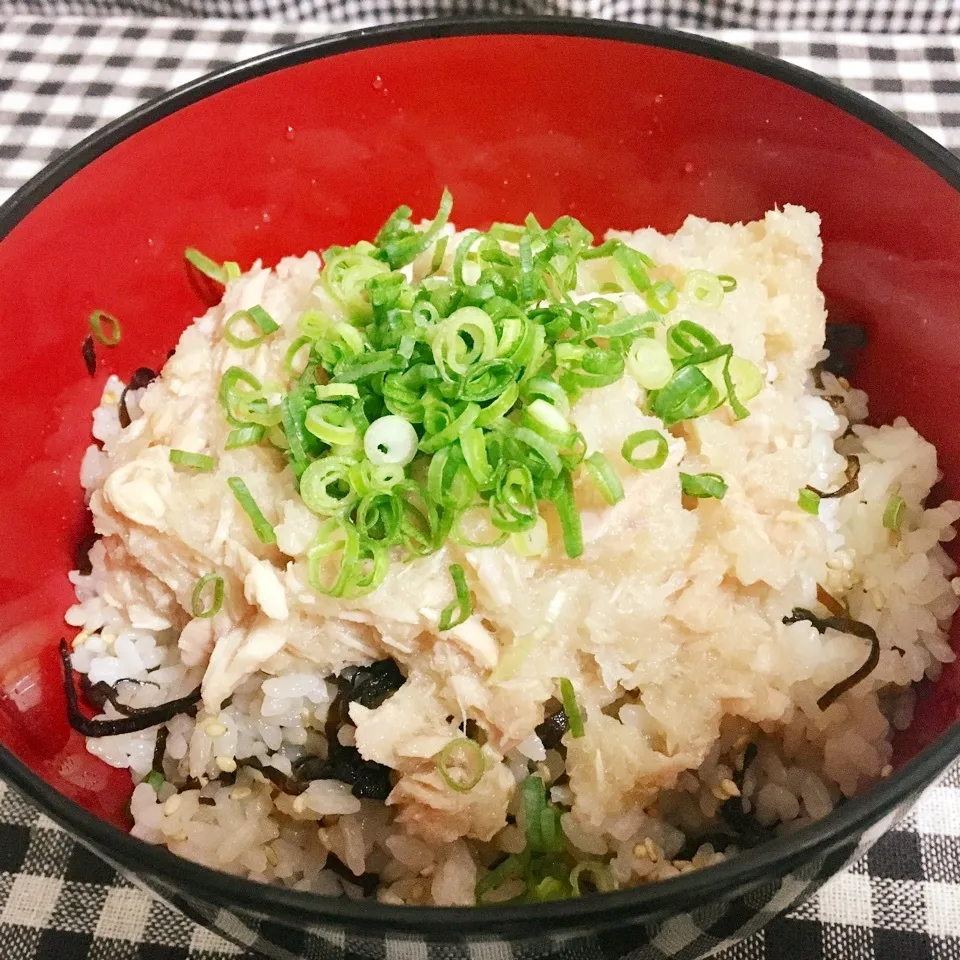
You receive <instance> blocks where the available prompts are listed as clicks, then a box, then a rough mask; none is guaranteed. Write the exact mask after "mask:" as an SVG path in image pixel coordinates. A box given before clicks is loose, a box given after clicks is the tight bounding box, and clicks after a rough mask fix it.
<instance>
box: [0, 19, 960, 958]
mask: <svg viewBox="0 0 960 960" xmlns="http://www.w3.org/2000/svg"><path fill="white" fill-rule="evenodd" d="M517 34H522V35H552V36H575V37H586V38H591V39H599V40H615V41H622V42H627V43H633V44H637V45H641V46H653V47H660V48H663V49H669V50H675V51H679V52H683V53H690V54H694V55H697V56H701V57H705V58H708V59H711V60H716V61H719V62H722V63H726V64H728V65H730V66H733V67H738V68H741V69H745V70H747V71H750V72H753V73H757V74H760V75H763V76H766V77H770V78H772V79H775V80H779V81H781V82H783V83H786V84H788V85H790V86H793V87H795V88H797V89H799V90H801V91H804V92H806V93H809V94H812V95H813V96H816V97H818V98H819V99H821V100H825V101H826V102H828V103H830V104H833V105H834V106H836V107H838V108H839V109H841V110H843V111H844V112H845V113H847V114H849V115H851V116H853V117H854V118H856V119H858V120H861V121H863V122H865V123H867V124H869V125H870V126H872V127H873V128H874V129H876V130H878V131H879V132H880V133H882V134H884V135H885V136H887V137H888V138H890V139H891V140H893V141H894V142H896V143H897V144H899V145H900V146H902V147H904V148H905V149H907V150H909V151H910V152H911V153H912V154H914V155H915V156H916V157H917V158H918V159H920V160H921V161H922V162H923V163H924V164H925V165H926V166H927V167H929V168H930V169H931V170H933V171H934V172H935V173H937V174H938V175H939V176H940V177H942V178H943V179H944V180H945V181H946V182H947V183H949V184H950V185H951V186H953V187H954V188H955V189H957V190H958V191H960V159H958V158H957V157H955V156H953V155H952V154H951V153H950V152H949V151H947V150H946V149H945V148H944V147H942V146H941V145H940V144H938V143H937V142H936V141H934V140H933V139H931V138H930V137H928V136H927V135H926V134H924V133H922V132H921V131H920V130H918V129H917V128H916V127H914V126H913V125H911V124H910V123H908V122H907V121H905V120H903V119H901V118H900V117H898V116H896V115H895V114H893V113H891V112H890V111H888V110H887V109H885V108H884V107H881V106H879V105H878V104H876V103H874V102H873V101H871V100H869V99H867V98H866V97H864V96H862V95H861V94H858V93H856V92H854V91H852V90H849V89H847V88H845V87H842V86H840V85H839V84H837V83H834V82H833V81H831V80H828V79H826V78H824V77H822V76H820V75H819V74H816V73H813V72H812V71H809V70H806V69H804V68H802V67H797V66H795V65H793V64H790V63H787V62H785V61H783V60H779V59H777V58H775V57H772V56H768V55H766V54H762V53H757V52H754V51H751V50H747V49H744V48H742V47H737V46H734V45H733V44H730V43H726V42H724V41H721V40H717V39H713V38H709V37H703V36H698V35H695V34H689V33H684V32H681V31H676V30H667V29H661V28H656V27H646V26H639V25H635V24H629V23H617V22H612V21H605V20H588V19H580V18H574V17H526V16H523V17H515V18H513V17H512V18H507V19H499V18H496V17H489V16H478V17H469V18H457V19H453V18H449V19H435V20H421V21H413V22H408V23H403V24H399V25H397V24H388V25H383V26H378V27H371V28H364V29H361V30H356V31H351V32H348V33H341V34H335V35H331V36H325V37H321V38H318V39H314V40H307V41H304V42H301V43H298V44H295V45H292V46H288V47H283V48H279V49H277V50H273V51H269V52H267V53H265V54H262V55H260V56H257V57H253V58H251V59H248V60H245V61H242V62H240V63H237V64H232V65H230V66H228V67H225V68H222V69H219V70H215V71H213V72H211V73H209V74H206V75H205V76H202V77H200V78H198V79H196V80H193V81H191V82H190V83H187V84H184V85H183V86H181V87H178V88H176V89H174V90H172V91H170V92H168V93H166V94H164V95H163V96H161V97H159V98H157V99H155V100H152V101H150V102H148V103H146V104H143V105H142V106H140V107H138V108H136V109H134V110H132V111H131V112H129V113H127V114H125V115H124V116H122V117H120V118H119V119H117V120H114V121H113V122H111V123H109V124H107V125H106V126H104V127H103V128H102V129H100V130H98V131H96V132H95V133H93V134H91V135H90V136H88V137H87V138H85V139H84V140H82V141H81V142H80V143H78V144H77V145H76V146H74V147H72V148H71V149H70V150H68V151H66V152H65V153H64V154H63V155H62V156H61V157H59V158H58V159H57V160H55V161H54V162H53V163H51V164H50V165H48V166H47V167H45V168H44V169H43V170H42V171H41V172H40V173H38V174H37V175H36V176H35V177H33V178H32V179H31V180H30V181H29V182H28V183H27V184H25V185H24V186H23V187H22V188H20V189H19V190H18V191H17V192H16V193H15V194H14V195H13V196H12V197H11V198H10V199H9V200H8V201H6V202H5V203H4V204H3V205H2V206H0V241H2V240H3V238H4V237H6V236H7V234H9V233H10V232H11V231H12V230H13V229H14V228H15V227H16V226H17V224H18V223H19V222H20V221H21V220H23V219H24V217H26V216H27V214H28V213H29V212H30V211H31V210H32V209H33V208H34V207H35V206H37V205H38V204H39V203H40V202H41V201H42V200H44V199H45V198H46V197H47V196H49V195H50V194H51V193H52V192H53V191H54V190H56V189H57V187H59V186H60V185H61V184H63V183H64V182H65V181H66V180H67V179H69V178H70V177H71V176H72V175H73V174H74V173H76V172H77V171H79V170H80V169H82V168H83V167H84V166H86V165H87V164H88V163H90V162H92V161H93V160H95V159H96V158H97V157H99V156H100V155H101V154H103V153H105V152H106V151H108V150H109V149H110V148H111V147H113V146H115V145H116V144H118V143H119V142H121V141H122V140H125V139H126V138H127V137H129V136H131V135H133V134H135V133H137V132H138V131H139V130H142V129H143V128H145V127H147V126H149V125H150V124H152V123H154V122H156V121H157V120H160V119H162V118H163V117H166V116H168V115H170V114H172V113H174V112H176V111H177V110H179V109H180V108H182V107H185V106H188V105H190V104H192V103H195V102H196V101H198V100H201V99H203V98H205V97H207V96H210V95H212V94H214V93H217V92H219V91H221V90H224V89H226V88H228V87H232V86H235V85H237V84H239V83H241V82H243V81H245V80H248V79H253V78H256V77H259V76H263V75H266V74H268V73H272V72H274V71H276V70H280V69H284V68H286V67H291V66H295V65H298V64H301V63H304V62H307V61H310V60H314V59H320V58H325V57H330V56H336V55H338V54H342V53H349V52H351V51H355V50H362V49H367V48H370V47H376V46H382V45H387V44H395V43H404V42H409V41H418V40H433V39H444V38H449V37H463V36H484V35H487V36H489V35H517ZM958 755H960V724H954V725H953V726H952V727H951V728H950V729H948V730H947V731H946V732H944V733H943V734H941V736H940V737H939V738H938V739H937V740H936V741H935V742H934V743H933V744H932V745H930V746H929V747H927V748H926V749H925V750H924V751H922V752H921V753H920V754H918V755H917V756H916V757H915V758H913V759H912V760H911V761H910V762H909V763H908V764H906V765H905V766H904V767H903V768H902V769H901V770H899V771H898V772H897V773H896V774H895V775H894V776H893V777H891V778H890V779H888V780H885V781H883V782H881V783H878V784H877V785H875V786H874V787H873V788H871V789H870V790H869V791H867V792H866V793H865V794H863V795H862V796H859V797H856V798H854V799H853V800H851V801H849V802H848V803H846V804H844V805H843V806H841V807H839V808H837V809H836V810H834V811H833V812H832V813H831V814H830V815H829V816H827V817H826V818H824V819H823V820H821V821H819V822H818V823H815V824H813V825H811V826H809V827H806V828H804V829H803V830H800V831H797V833H795V834H792V835H789V836H786V837H781V838H777V839H775V840H771V841H769V842H767V843H765V844H763V845H762V846H760V847H758V848H756V849H754V850H749V851H745V852H744V853H742V854H740V855H738V856H737V857H734V858H731V859H730V860H727V861H724V862H723V863H721V864H718V865H717V866H714V867H709V868H706V869H703V870H699V871H695V872H693V873H689V874H685V875H681V876H679V877H675V878H673V879H670V880H665V881H662V882H660V883H656V884H651V885H650V886H647V887H639V888H634V889H630V890H624V891H620V892H615V893H609V894H604V895H602V896H595V897H587V898H583V899H575V900H566V901H558V902H554V903H546V904H515V905H503V906H500V907H498V908H497V909H496V910H493V909H491V908H486V909H483V908H481V909H477V908H475V907H443V908H438V907H408V906H391V905H389V904H380V903H377V902H369V901H362V902H353V901H350V900H348V899H346V898H337V899H331V898H326V897H321V896H317V895H315V894H309V893H303V892H299V891H294V890H288V889H285V888H281V887H272V886H264V885H262V884H258V883H255V882H253V881H250V880H244V879H239V878H237V877H233V876H230V875H228V874H225V873H220V872H218V871H215V870H212V869H209V868H207V867H203V866H200V865H198V864H195V863H192V862H191V861H188V860H185V859H183V858H181V857H178V856H176V855H174V854H172V853H170V852H169V851H168V850H166V849H164V848H160V847H154V846H151V845H150V844H147V843H145V842H143V841H140V840H137V839H135V838H134V837H131V836H130V835H129V834H126V833H124V832H123V831H121V830H119V829H118V828H116V827H113V826H111V825H109V824H107V823H105V822H104V821H102V820H100V819H98V818H97V817H95V816H93V815H92V814H90V813H88V812H87V811H86V810H84V809H82V808H81V807H80V806H78V805H77V804H75V803H73V802H72V801H71V800H68V799H67V798H66V797H65V796H63V795H62V794H60V793H58V792H57V791H56V790H54V789H53V788H52V787H50V786H49V785H48V784H47V783H46V782H45V781H43V780H42V779H41V778H40V777H38V776H37V775H36V774H34V773H33V772H32V771H31V770H30V769H29V768H28V767H27V766H26V765H25V764H23V763H22V762H21V761H20V760H18V759H17V758H16V757H15V756H14V755H13V754H12V753H11V752H10V751H9V750H7V749H6V748H5V747H3V746H2V745H0V776H2V777H3V778H4V779H5V780H6V781H7V782H8V783H9V784H10V785H11V786H13V787H14V788H15V789H16V790H18V791H19V792H20V793H22V794H24V795H25V796H26V797H28V798H29V799H30V800H31V801H33V803H35V804H36V805H37V806H38V807H39V808H40V809H41V810H42V811H44V812H45V813H47V814H48V815H49V816H50V817H51V818H52V819H53V820H55V821H56V822H57V823H59V824H60V825H61V826H62V827H64V828H66V829H67V830H68V831H70V832H71V833H73V834H74V835H75V836H76V837H77V839H80V840H82V841H83V842H84V843H86V844H88V845H91V846H92V847H93V848H94V849H98V850H100V851H102V852H104V853H105V854H106V855H107V856H108V857H109V858H110V859H111V860H113V862H115V863H116V864H118V865H120V866H122V867H124V868H126V869H129V870H131V871H132V872H133V873H134V874H140V875H145V874H146V875H150V876H151V877H153V878H154V879H155V880H157V881H159V883H160V884H161V885H163V886H165V887H168V888H170V889H173V890H178V889H183V890H185V891H189V892H190V893H192V894H193V895H194V896H197V897H199V898H200V899H201V900H205V901H207V902H212V903H216V904H218V905H220V906H224V907H228V908H229V907H230V906H236V907H239V908H241V909H245V910H248V911H250V912H251V913H254V914H259V915H261V916H269V917H271V918H274V919H277V920H281V919H285V920H287V921H290V922H293V923H307V924H311V925H314V924H332V925H335V926H337V927H341V928H344V929H346V930H348V931H349V930H355V931H357V932H359V933H361V935H363V934H367V935H369V934H370V933H371V932H372V931H379V932H380V933H382V932H389V931H396V932H399V933H403V934H405V935H408V936H409V935H411V934H420V935H424V936H426V937H427V938H428V939H431V940H438V941H442V940H453V939H462V938H464V937H474V938H480V939H485V938H496V939H502V938H503V937H505V936H506V937H509V936H511V935H516V936H520V937H523V936H537V935H543V934H544V933H546V932H550V933H557V934H562V933H564V932H569V931H573V930H576V929H580V930H589V929H593V930H599V929H605V928H609V927H611V926H612V925H614V924H617V923H623V922H625V921H629V920H630V919H631V918H635V917H638V916H643V917H652V916H661V917H663V916H667V915H670V914H675V913H677V912H679V911H680V910H681V909H691V908H693V907H695V906H696V905H698V904H705V903H708V902H709V901H710V900H711V899H713V898H715V897H718V896H720V897H729V896H731V895H732V894H733V893H734V892H735V891H736V890H737V889H742V888H744V887H746V886H749V885H751V884H753V883H755V882H757V881H759V880H764V879H770V878H774V877H780V876H783V875H785V874H786V873H787V872H789V871H790V870H792V869H794V868H796V867H798V866H800V865H802V864H805V863H807V862H809V861H810V860H811V859H812V858H814V857H816V856H820V855H825V854H827V853H829V852H831V851H833V850H836V849H838V848H839V847H841V846H843V845H844V844H847V845H850V846H852V844H853V843H854V842H855V841H856V840H857V839H858V838H859V837H860V835H861V834H862V833H863V832H864V831H865V830H867V829H869V828H870V827H871V826H873V825H874V824H876V823H877V822H878V821H879V820H880V819H881V818H882V817H884V816H885V815H887V814H890V813H893V812H894V811H895V810H896V808H897V807H898V806H900V805H901V804H904V803H905V802H908V801H910V800H911V799H913V798H914V795H915V794H917V793H918V792H919V790H921V789H922V788H923V787H925V786H927V785H928V784H930V783H931V782H933V781H934V780H936V779H937V778H938V776H940V775H942V774H943V773H944V772H945V770H946V768H947V767H948V766H949V764H950V762H951V761H953V760H954V759H955V758H956V757H957V756H958Z"/></svg>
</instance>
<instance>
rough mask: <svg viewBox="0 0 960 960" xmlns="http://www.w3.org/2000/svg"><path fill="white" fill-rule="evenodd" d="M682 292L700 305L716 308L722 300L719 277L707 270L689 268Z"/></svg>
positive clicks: (721, 287)
mask: <svg viewBox="0 0 960 960" xmlns="http://www.w3.org/2000/svg"><path fill="white" fill-rule="evenodd" d="M683 292H684V293H685V294H686V295H687V296H688V297H689V298H690V299H691V300H693V301H694V303H696V304H698V305H699V306H701V307H710V308H716V307H719V306H720V304H721V303H722V302H723V285H722V284H721V283H720V278H719V277H717V276H716V275H715V274H712V273H710V272H709V271H707V270H691V271H690V272H689V273H688V274H687V278H686V280H685V281H684V283H683Z"/></svg>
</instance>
